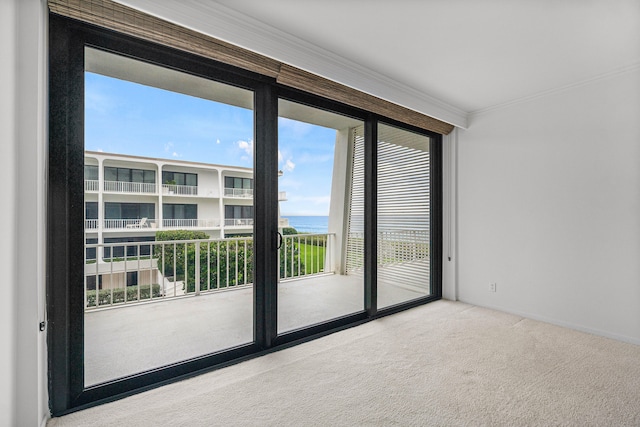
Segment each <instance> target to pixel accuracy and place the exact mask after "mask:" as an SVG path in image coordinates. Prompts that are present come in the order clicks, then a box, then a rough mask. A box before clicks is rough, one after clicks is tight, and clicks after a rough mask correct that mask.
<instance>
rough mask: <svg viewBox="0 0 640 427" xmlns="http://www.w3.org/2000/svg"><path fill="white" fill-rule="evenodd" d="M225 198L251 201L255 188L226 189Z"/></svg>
mask: <svg viewBox="0 0 640 427" xmlns="http://www.w3.org/2000/svg"><path fill="white" fill-rule="evenodd" d="M224 197H233V198H238V199H250V198H252V197H253V188H227V187H225V189H224Z"/></svg>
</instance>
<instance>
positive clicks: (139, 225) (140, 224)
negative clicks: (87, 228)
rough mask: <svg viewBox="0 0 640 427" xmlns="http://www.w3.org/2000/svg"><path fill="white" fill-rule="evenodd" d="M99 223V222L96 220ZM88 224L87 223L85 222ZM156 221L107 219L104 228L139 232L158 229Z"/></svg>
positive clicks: (145, 219)
mask: <svg viewBox="0 0 640 427" xmlns="http://www.w3.org/2000/svg"><path fill="white" fill-rule="evenodd" d="M95 221H97V220H95ZM85 222H86V221H85ZM156 227H157V226H156V222H155V220H154V219H147V218H140V219H105V220H104V228H105V229H107V230H111V231H113V230H139V229H148V228H156Z"/></svg>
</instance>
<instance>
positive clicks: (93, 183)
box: [84, 179, 100, 192]
mask: <svg viewBox="0 0 640 427" xmlns="http://www.w3.org/2000/svg"><path fill="white" fill-rule="evenodd" d="M98 190H100V181H98V180H97V179H85V180H84V191H91V192H97V191H98Z"/></svg>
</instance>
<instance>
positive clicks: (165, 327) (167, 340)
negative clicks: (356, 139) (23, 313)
mask: <svg viewBox="0 0 640 427" xmlns="http://www.w3.org/2000/svg"><path fill="white" fill-rule="evenodd" d="M283 237H284V238H283V242H282V246H281V248H280V250H279V256H280V261H279V263H278V264H279V269H278V272H279V274H278V276H279V278H280V279H279V282H278V332H279V333H281V332H287V331H292V330H295V329H298V328H300V327H304V326H308V325H313V324H317V323H320V322H325V321H327V320H331V319H335V318H338V317H341V316H344V315H348V314H352V313H357V312H360V311H363V310H364V302H363V301H364V279H363V275H362V272H361V271H353V272H352V273H350V274H338V273H337V271H338V270H339V269H337V268H335V267H336V266H334V265H332V263H331V259H333V258H334V254H333V252H334V250H335V248H334V246H333V244H334V239H335V236H334V235H333V234H316V235H293V236H283ZM196 243H197V244H196ZM92 248H93V249H94V253H98V254H101V253H104V254H111V253H116V254H118V256H119V255H121V254H124V253H128V254H129V255H127V256H126V257H125V256H124V255H122V256H120V258H114V259H101V260H100V262H98V263H96V262H95V260H87V264H86V266H85V278H86V280H85V283H86V285H87V287H86V288H85V314H84V320H85V331H86V332H85V339H86V341H85V343H86V344H85V352H86V353H85V361H86V362H85V385H87V386H90V385H93V384H98V383H101V382H104V381H109V380H113V379H116V378H121V377H124V376H127V375H134V374H136V373H139V372H144V371H147V370H150V369H155V368H159V367H162V366H164V365H167V364H171V363H176V362H179V361H182V360H186V359H189V358H194V357H199V356H202V355H205V354H209V353H212V352H215V351H219V350H224V349H227V348H230V347H234V346H236V345H240V344H245V343H250V342H252V341H253V339H254V336H253V332H254V331H253V324H252V321H251V320H252V318H253V292H254V289H253V265H252V262H251V257H249V256H247V255H248V254H250V253H252V248H253V241H252V239H251V238H235V239H207V240H189V241H165V242H138V243H130V244H122V243H118V244H115V243H114V244H106V245H98V244H96V245H87V249H92ZM187 252H188V253H193V254H192V255H189V256H184V255H182V254H185V253H187ZM223 254H224V256H222V255H223ZM185 260H189V261H188V262H191V263H193V264H195V265H193V264H192V265H190V266H189V268H187V266H186V265H181V263H184V262H185ZM415 263H422V264H424V263H428V259H426V258H425V259H414V260H413V261H412V264H415ZM406 268H407V264H406V262H399V263H398V262H397V263H394V265H388V266H384V267H380V268H379V271H378V306H381V307H388V306H392V305H394V304H398V303H401V302H406V301H409V300H412V299H415V298H419V297H424V296H425V295H428V294H429V287H428V286H429V282H428V280H425V281H423V282H424V288H423V289H421V290H415V289H410V288H407V287H406V286H403V282H404V280H403V279H404V278H405V276H406ZM388 269H392V271H391V272H387V271H386V270H388ZM403 271H404V272H405V274H404V275H403V274H401V273H402V272H403ZM411 271H413V270H411ZM414 274H415V273H414ZM131 276H134V277H135V279H136V281H135V284H132V283H129V282H128V281H127V280H128V279H127V278H128V277H131ZM427 277H428V276H427ZM89 279H91V280H89ZM96 284H98V287H99V288H100V290H98V291H96V290H95V287H96ZM127 284H128V285H129V286H127ZM212 327H214V328H215V331H216V333H215V334H213V335H212V334H211V330H212V329H211V328H212ZM176 331H178V332H176ZM204 337H206V339H204ZM123 343H135V345H123Z"/></svg>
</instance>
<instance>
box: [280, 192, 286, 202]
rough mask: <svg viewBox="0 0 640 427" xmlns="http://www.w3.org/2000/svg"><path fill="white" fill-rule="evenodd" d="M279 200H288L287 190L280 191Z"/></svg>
mask: <svg viewBox="0 0 640 427" xmlns="http://www.w3.org/2000/svg"><path fill="white" fill-rule="evenodd" d="M278 201H279V202H286V201H287V192H286V191H278Z"/></svg>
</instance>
